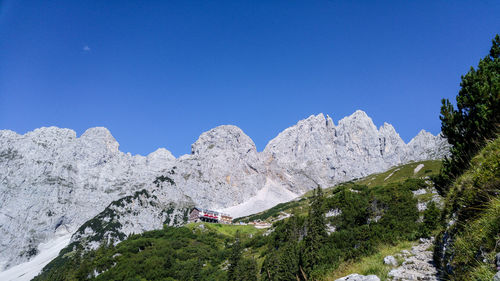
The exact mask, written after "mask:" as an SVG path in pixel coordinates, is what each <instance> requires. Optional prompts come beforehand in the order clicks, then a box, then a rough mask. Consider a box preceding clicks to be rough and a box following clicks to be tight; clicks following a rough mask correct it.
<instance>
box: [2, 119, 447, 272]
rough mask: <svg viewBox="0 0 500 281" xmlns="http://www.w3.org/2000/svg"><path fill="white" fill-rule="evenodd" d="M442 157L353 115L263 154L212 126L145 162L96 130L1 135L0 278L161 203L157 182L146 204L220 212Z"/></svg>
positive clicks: (300, 128)
mask: <svg viewBox="0 0 500 281" xmlns="http://www.w3.org/2000/svg"><path fill="white" fill-rule="evenodd" d="M446 147H447V144H446V141H445V140H443V139H442V138H441V137H439V136H432V135H430V134H429V133H420V134H419V135H418V136H417V137H415V139H414V140H412V141H411V142H410V143H409V144H405V143H404V142H403V141H402V140H401V138H400V137H399V135H398V134H397V133H396V131H395V130H394V128H393V127H392V126H391V125H389V124H384V126H382V127H381V128H380V129H378V130H377V128H376V127H375V125H374V124H373V122H372V120H371V119H370V118H369V117H368V116H367V115H366V114H365V113H364V112H362V111H357V112H355V113H354V114H353V115H351V116H349V117H346V118H344V119H342V120H340V121H339V123H338V125H337V126H335V125H334V122H333V120H332V119H331V118H330V117H328V116H326V117H325V116H324V115H323V114H319V115H316V116H311V117H309V118H307V119H305V120H302V121H299V122H298V123H297V125H295V126H292V127H290V128H288V129H286V130H285V131H283V132H282V133H280V134H279V135H278V136H277V137H276V138H275V139H273V140H271V141H270V142H269V144H268V145H267V146H266V148H265V149H264V151H263V152H258V151H257V149H256V147H255V144H254V143H253V141H252V140H251V139H250V138H249V137H248V136H247V135H246V134H245V133H243V131H241V129H239V128H238V127H235V126H219V127H217V128H214V129H212V130H210V131H208V132H205V133H203V134H202V135H201V136H200V137H199V139H198V140H197V141H196V142H195V143H194V144H193V145H192V153H191V154H190V155H184V156H181V157H179V158H177V159H176V158H175V157H174V156H173V155H172V154H171V153H170V152H169V151H168V150H166V149H163V148H160V149H158V150H156V151H155V152H153V153H151V154H149V155H148V156H141V155H134V156H132V155H131V154H130V153H123V152H121V151H120V150H119V144H118V142H117V141H116V140H115V139H114V138H113V136H112V135H111V133H110V132H109V131H108V130H107V129H106V128H102V127H98V128H91V129H88V130H87V131H86V132H85V133H84V134H82V135H81V136H80V137H77V136H76V133H75V131H73V130H70V129H60V128H56V127H49V128H40V129H36V130H34V131H32V132H29V133H26V134H24V135H20V134H17V133H15V132H13V131H9V130H0V270H1V269H4V268H7V267H10V266H12V265H15V264H18V263H20V262H23V261H26V260H28V259H29V258H30V257H31V256H33V255H36V254H37V246H38V245H39V244H40V243H42V242H45V241H48V240H50V239H52V238H53V237H55V233H56V232H58V233H60V232H61V231H63V232H67V233H75V231H77V230H78V229H79V228H80V226H82V225H83V224H84V223H85V222H87V221H88V220H90V219H92V218H94V217H95V216H97V215H99V214H100V213H101V212H103V211H104V210H105V209H106V208H107V207H109V204H110V203H111V202H113V201H116V200H120V199H121V198H125V197H127V196H133V195H134V194H135V193H136V192H138V191H141V190H146V191H147V192H148V194H155V193H160V191H159V190H160V187H159V185H158V182H156V183H155V181H156V180H157V179H166V178H168V179H170V180H172V182H174V183H175V186H172V187H171V188H167V189H166V190H167V191H165V193H164V194H162V195H161V196H158V195H156V196H157V197H158V198H159V201H154V202H155V203H154V204H158V205H162V206H167V205H168V204H170V203H172V202H174V203H175V202H192V203H193V204H196V205H198V206H200V207H206V208H213V209H222V208H226V207H231V206H235V205H238V204H241V203H244V202H246V201H248V200H249V199H250V198H260V197H259V196H258V195H259V194H260V193H262V192H260V191H262V190H263V189H264V188H267V189H268V190H277V191H280V190H281V191H286V193H287V196H288V197H289V196H290V195H291V194H292V195H293V194H296V195H299V194H301V193H303V192H305V191H307V190H309V189H311V188H314V187H316V186H317V185H320V186H323V187H326V186H330V185H334V184H336V183H339V182H342V181H346V180H351V179H354V178H359V177H362V176H365V175H368V174H371V173H374V172H381V171H383V170H385V169H387V168H389V167H391V166H394V165H399V164H402V163H406V162H408V161H412V160H420V159H436V158H439V157H441V156H442V155H443V153H446ZM441 150H442V151H441ZM259 192H260V193H259ZM275 197H276V196H275ZM288 197H287V198H288ZM143 199H144V198H143ZM144 200H145V199H144ZM148 200H149V199H148ZM264 200H265V198H264ZM273 200H274V199H273ZM138 202H139V201H138ZM144 202H145V201H144ZM148 202H153V201H150V200H149V201H148ZM264 205H265V204H264ZM167 209H168V208H167ZM162 210H163V209H162V208H152V209H148V211H147V212H145V213H144V214H147V215H145V216H149V215H151V216H156V217H157V218H158V220H155V221H154V222H153V221H149V222H150V223H148V225H147V226H141V227H139V226H138V224H136V223H135V221H138V220H143V221H145V217H144V216H143V215H140V216H137V217H127V216H125V215H122V216H121V217H122V218H125V217H127V218H128V219H129V220H130V221H131V223H132V224H133V226H131V227H130V229H129V230H124V229H125V228H124V229H121V230H120V231H121V232H122V233H128V232H130V231H132V232H135V231H142V230H144V229H151V228H154V227H157V226H159V225H160V224H161V223H160V222H161V221H162V220H163V219H164V217H163V214H162ZM135 211H137V210H135V209H134V211H133V212H135ZM251 211H252V210H251V208H249V209H248V210H246V212H251ZM131 212H132V211H131ZM152 214H153V215H152ZM120 223H122V222H120ZM122 224H123V223H122ZM123 225H124V224H123Z"/></svg>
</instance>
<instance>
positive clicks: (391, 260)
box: [384, 256, 398, 266]
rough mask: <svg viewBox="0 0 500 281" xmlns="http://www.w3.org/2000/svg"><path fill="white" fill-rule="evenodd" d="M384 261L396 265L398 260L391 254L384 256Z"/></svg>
mask: <svg viewBox="0 0 500 281" xmlns="http://www.w3.org/2000/svg"><path fill="white" fill-rule="evenodd" d="M384 263H385V264H387V265H392V266H397V265H398V261H397V260H396V259H395V258H394V257H393V256H387V257H385V258H384Z"/></svg>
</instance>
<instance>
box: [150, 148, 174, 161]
mask: <svg viewBox="0 0 500 281" xmlns="http://www.w3.org/2000/svg"><path fill="white" fill-rule="evenodd" d="M147 158H148V160H149V161H157V162H158V161H174V160H175V156H174V155H172V153H171V152H170V151H168V150H166V149H165V148H163V147H160V148H158V149H157V150H155V151H154V152H151V153H150V154H148V156H147Z"/></svg>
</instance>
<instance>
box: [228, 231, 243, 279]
mask: <svg viewBox="0 0 500 281" xmlns="http://www.w3.org/2000/svg"><path fill="white" fill-rule="evenodd" d="M235 236H236V238H235V241H234V243H233V245H232V246H231V255H230V256H229V260H228V261H229V267H228V269H227V277H228V280H236V268H237V266H238V263H239V262H240V260H241V254H242V247H241V242H240V233H239V232H236V235H235Z"/></svg>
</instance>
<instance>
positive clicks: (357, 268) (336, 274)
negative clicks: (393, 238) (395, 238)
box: [325, 241, 414, 281]
mask: <svg viewBox="0 0 500 281" xmlns="http://www.w3.org/2000/svg"><path fill="white" fill-rule="evenodd" d="M413 245H414V243H413V242H409V241H401V242H399V243H397V244H396V245H381V246H379V247H377V252H376V253H375V254H373V255H370V256H367V257H362V258H361V259H359V260H356V261H349V262H343V263H341V264H340V265H339V267H338V268H337V269H336V270H334V271H333V272H332V273H330V274H329V275H328V276H327V277H326V278H325V281H334V280H337V279H338V278H341V277H344V276H347V275H349V274H353V273H358V274H361V275H370V274H375V275H377V276H378V277H380V280H382V281H383V280H387V274H388V273H389V271H391V269H392V268H393V267H392V266H390V265H386V264H384V257H386V256H388V255H395V254H396V253H399V252H401V251H402V250H409V249H410V248H411V247H412V246H413Z"/></svg>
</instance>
